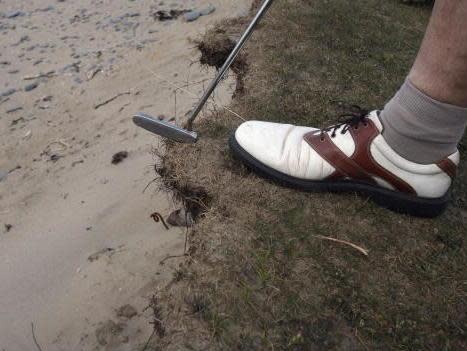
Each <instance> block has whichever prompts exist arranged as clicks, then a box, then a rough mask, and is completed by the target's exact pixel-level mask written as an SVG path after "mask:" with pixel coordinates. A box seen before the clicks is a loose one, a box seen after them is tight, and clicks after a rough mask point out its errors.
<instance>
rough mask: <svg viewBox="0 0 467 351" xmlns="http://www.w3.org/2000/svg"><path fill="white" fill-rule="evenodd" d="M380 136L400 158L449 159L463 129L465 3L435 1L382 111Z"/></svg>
mask: <svg viewBox="0 0 467 351" xmlns="http://www.w3.org/2000/svg"><path fill="white" fill-rule="evenodd" d="M381 122H382V124H383V127H384V130H383V136H384V138H385V140H386V141H387V143H388V144H389V145H390V146H391V147H392V148H393V149H394V150H395V151H396V152H397V153H399V154H400V155H401V156H402V157H404V158H406V159H408V160H410V161H413V162H416V163H424V164H429V163H435V162H437V161H439V160H441V159H443V158H444V157H447V156H449V155H452V154H454V153H455V152H456V150H457V145H458V143H459V141H460V140H461V139H462V135H463V134H464V130H465V128H466V125H467V0H437V1H436V3H435V6H434V8H433V14H432V17H431V20H430V23H429V24H428V28H427V30H426V34H425V38H424V40H423V43H422V46H421V48H420V51H419V53H418V56H417V58H416V60H415V63H414V65H413V67H412V70H411V72H410V74H409V76H408V79H407V81H406V82H405V83H404V84H403V85H402V87H401V89H400V90H399V92H398V93H397V94H396V95H395V96H394V97H393V98H392V99H391V101H389V102H388V104H387V105H386V106H385V108H384V110H383V111H382V113H381Z"/></svg>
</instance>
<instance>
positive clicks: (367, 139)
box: [304, 120, 416, 194]
mask: <svg viewBox="0 0 467 351" xmlns="http://www.w3.org/2000/svg"><path fill="white" fill-rule="evenodd" d="M349 132H350V133H351V135H352V137H353V139H354V142H355V151H354V153H353V155H352V156H351V157H348V156H347V155H346V154H344V153H343V152H342V151H341V150H340V149H339V148H338V147H337V146H336V145H335V144H334V143H333V142H332V139H331V138H330V137H329V136H328V134H327V133H324V134H323V135H320V134H319V133H318V134H317V133H316V132H311V133H308V134H305V136H304V139H305V141H306V142H307V143H308V144H309V145H310V146H311V147H312V148H313V149H314V150H315V151H316V152H317V153H318V154H319V155H320V156H321V157H323V158H324V159H325V160H326V161H327V162H328V163H329V164H331V165H332V166H333V167H334V168H335V169H336V172H334V173H333V174H331V175H330V176H329V177H328V178H327V179H326V180H338V179H344V178H351V179H354V180H360V181H364V182H367V183H369V184H374V185H375V184H377V183H376V181H375V180H374V178H373V177H374V176H376V177H379V178H381V179H383V180H385V181H386V182H388V183H389V184H391V185H392V186H393V187H394V188H395V189H397V190H399V191H402V192H405V193H409V194H415V193H416V192H415V190H414V189H413V188H412V187H411V186H410V185H409V184H407V183H406V182H405V181H403V180H402V179H400V178H399V177H397V176H396V175H394V174H392V173H391V172H389V171H388V170H387V169H385V168H383V167H381V166H380V165H379V164H378V163H376V161H375V160H374V158H373V156H372V155H371V152H370V145H371V142H372V141H373V139H374V138H376V137H377V136H378V134H379V130H378V128H377V127H376V126H375V125H374V123H373V122H372V121H370V120H367V121H366V123H365V124H361V125H359V126H358V127H350V129H349Z"/></svg>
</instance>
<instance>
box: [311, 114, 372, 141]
mask: <svg viewBox="0 0 467 351" xmlns="http://www.w3.org/2000/svg"><path fill="white" fill-rule="evenodd" d="M350 107H351V108H352V110H349V111H346V112H344V113H342V114H340V115H339V117H338V119H337V124H334V125H332V126H329V127H326V128H323V129H321V133H320V137H321V140H322V141H324V134H325V133H328V132H331V138H335V137H336V133H337V131H338V130H339V129H340V128H341V127H342V126H344V125H345V127H344V128H342V130H341V132H340V133H341V134H345V133H347V132H348V131H349V130H350V128H354V129H355V130H357V129H358V128H359V126H360V125H361V124H363V125H364V126H365V127H366V126H367V125H368V119H367V117H368V114H369V111H368V110H365V109H362V108H360V106H357V105H351V106H350Z"/></svg>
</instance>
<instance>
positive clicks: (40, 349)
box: [31, 322, 42, 351]
mask: <svg viewBox="0 0 467 351" xmlns="http://www.w3.org/2000/svg"><path fill="white" fill-rule="evenodd" d="M31 331H32V339H33V340H34V344H36V347H37V349H38V350H39V351H42V348H41V345H39V343H38V342H37V339H36V334H35V333H34V323H33V322H31Z"/></svg>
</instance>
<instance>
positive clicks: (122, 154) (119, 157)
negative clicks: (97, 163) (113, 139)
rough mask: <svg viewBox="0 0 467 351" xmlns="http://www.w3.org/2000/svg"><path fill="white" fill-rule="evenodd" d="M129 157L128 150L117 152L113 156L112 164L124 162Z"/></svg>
mask: <svg viewBox="0 0 467 351" xmlns="http://www.w3.org/2000/svg"><path fill="white" fill-rule="evenodd" d="M127 157H128V151H120V152H117V153H116V154H115V155H113V156H112V164H113V165H118V164H119V163H121V162H123V160H125V159H126V158H127Z"/></svg>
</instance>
